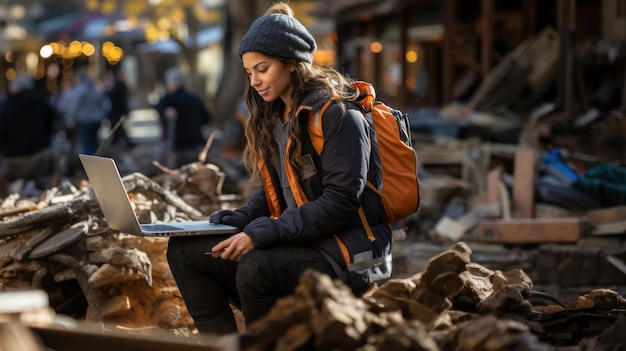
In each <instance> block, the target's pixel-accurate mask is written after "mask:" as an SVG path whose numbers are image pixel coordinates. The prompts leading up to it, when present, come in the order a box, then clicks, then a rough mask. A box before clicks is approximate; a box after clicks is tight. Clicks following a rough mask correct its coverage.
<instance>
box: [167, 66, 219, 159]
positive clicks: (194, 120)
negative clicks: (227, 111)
mask: <svg viewBox="0 0 626 351" xmlns="http://www.w3.org/2000/svg"><path fill="white" fill-rule="evenodd" d="M164 80H165V87H166V91H167V92H166V94H165V95H164V96H163V97H162V98H161V99H160V100H159V103H158V104H157V105H156V106H155V109H156V110H157V111H158V113H159V116H160V119H161V125H162V128H163V134H162V141H161V143H162V145H161V147H162V152H161V157H160V160H161V161H162V162H163V163H165V164H166V165H167V166H168V167H171V168H178V167H181V166H183V165H185V164H188V163H192V162H196V161H198V153H199V152H200V151H201V150H202V148H203V147H204V143H205V139H204V136H203V134H202V128H203V127H204V126H205V125H207V124H209V123H210V122H211V121H212V116H211V114H210V113H209V111H208V110H207V108H206V106H205V105H204V102H203V101H202V99H200V97H199V96H198V95H196V94H194V93H192V92H190V91H188V90H187V89H185V76H184V74H183V73H182V72H181V71H180V70H179V69H178V68H176V67H173V68H170V69H168V70H167V71H166V72H165V75H164Z"/></svg>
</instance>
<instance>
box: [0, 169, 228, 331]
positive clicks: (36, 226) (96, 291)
mask: <svg viewBox="0 0 626 351" xmlns="http://www.w3.org/2000/svg"><path fill="white" fill-rule="evenodd" d="M164 171H165V172H163V173H162V174H160V175H158V176H155V177H153V178H148V177H147V176H145V175H143V174H141V173H132V174H129V175H126V176H125V177H124V178H123V181H124V185H125V187H126V189H127V190H128V192H129V198H130V199H131V202H132V204H133V206H134V208H135V212H136V214H137V218H138V219H139V221H140V222H141V223H156V222H176V221H181V220H195V219H206V218H207V217H208V215H209V214H210V213H212V212H213V211H215V210H217V209H220V208H221V206H233V204H229V203H228V202H227V201H237V197H233V196H230V197H229V196H226V197H225V196H222V194H221V191H220V190H221V183H222V182H223V173H221V172H220V171H219V169H218V168H217V167H216V166H214V165H212V164H200V163H192V164H189V165H186V166H184V167H181V168H180V169H177V170H167V169H164ZM181 194H182V195H181ZM224 199H226V201H225V200H224ZM0 219H1V221H0V290H5V291H8V290H11V289H20V288H38V289H43V290H45V291H46V292H48V294H49V298H50V305H51V307H52V308H54V310H55V311H56V312H57V313H61V314H66V315H69V316H71V317H74V318H77V319H86V320H91V321H100V322H105V323H108V324H112V325H119V326H120V327H124V328H131V329H132V328H146V327H160V328H163V329H165V330H182V331H187V330H189V331H193V321H192V319H191V318H190V316H189V315H188V313H187V311H186V310H185V307H184V303H183V301H182V297H181V296H180V292H179V291H178V288H177V287H176V284H175V282H174V279H173V277H172V276H171V273H170V271H169V267H168V265H167V261H166V258H165V252H166V250H167V239H164V238H142V237H136V236H131V235H128V234H124V233H120V232H117V231H114V230H111V229H110V228H108V226H107V224H106V220H105V218H104V216H103V214H102V212H101V211H100V207H99V205H98V202H97V200H96V198H95V195H94V194H93V192H92V189H91V187H90V186H89V185H88V184H87V183H86V182H82V183H80V184H79V185H78V186H74V185H73V184H72V183H71V182H63V183H62V184H61V185H60V186H58V187H55V188H52V189H50V190H48V191H46V192H44V193H43V194H42V195H41V197H39V198H37V199H27V198H23V197H22V196H20V195H19V194H13V195H10V196H8V197H7V198H5V199H4V201H3V202H2V204H1V205H0Z"/></svg>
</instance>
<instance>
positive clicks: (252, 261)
mask: <svg viewBox="0 0 626 351" xmlns="http://www.w3.org/2000/svg"><path fill="white" fill-rule="evenodd" d="M223 238H224V237H215V236H197V237H173V238H170V241H169V246H168V251H167V260H168V263H169V265H170V269H171V271H172V274H173V276H174V279H175V280H176V284H177V285H178V288H179V289H180V292H181V293H182V295H183V299H184V300H185V304H186V305H187V309H188V310H189V313H190V314H191V316H192V317H193V319H194V322H195V325H196V328H198V330H199V331H201V332H214V333H217V334H226V333H229V332H236V331H237V328H236V324H235V320H234V318H233V316H232V311H231V309H230V305H229V303H230V304H233V305H234V306H236V307H238V308H240V309H241V311H242V312H243V315H244V317H245V319H246V324H250V323H252V322H254V321H256V320H258V319H259V318H261V317H263V316H264V315H265V314H266V313H267V312H268V311H269V310H270V308H271V307H272V306H273V305H274V303H275V302H276V300H277V299H279V298H280V297H282V296H286V295H289V294H292V293H293V290H294V288H295V287H296V286H297V285H298V283H299V281H298V278H299V277H300V274H302V273H303V272H304V271H305V270H307V269H309V268H311V269H315V270H317V271H319V272H321V273H325V274H328V275H330V276H331V277H333V278H334V277H336V275H335V273H334V271H333V269H332V268H331V266H330V265H329V264H328V262H327V261H326V259H325V258H324V256H323V255H322V253H321V252H320V251H319V249H317V248H315V247H313V246H305V245H299V246H287V245H285V246H275V247H271V248H267V249H260V250H253V251H251V252H250V253H248V254H246V255H245V256H243V257H242V259H241V260H240V261H239V262H232V261H225V260H222V259H220V258H213V257H212V256H211V255H206V254H205V252H208V251H210V250H211V248H212V247H213V246H214V245H215V244H216V243H218V242H219V241H221V240H223Z"/></svg>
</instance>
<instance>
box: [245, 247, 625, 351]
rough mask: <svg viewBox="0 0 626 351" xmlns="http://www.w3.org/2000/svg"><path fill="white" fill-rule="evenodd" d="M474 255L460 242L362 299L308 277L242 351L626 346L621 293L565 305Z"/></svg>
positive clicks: (250, 334)
mask: <svg viewBox="0 0 626 351" xmlns="http://www.w3.org/2000/svg"><path fill="white" fill-rule="evenodd" d="M470 255H471V250H470V248H469V247H468V246H467V245H466V244H464V243H462V242H461V243H457V244H456V245H455V246H454V248H453V249H451V250H447V251H444V252H442V253H441V254H439V255H436V256H434V257H433V258H432V259H431V260H430V262H429V264H428V266H427V268H426V269H425V270H424V271H423V272H420V273H418V274H416V275H414V276H412V277H410V278H407V279H392V280H390V281H388V282H387V283H385V284H384V285H382V286H380V287H379V288H375V289H373V290H372V291H370V292H369V293H367V294H365V295H364V296H363V297H362V298H357V297H355V296H354V295H352V294H351V292H350V289H349V288H348V287H347V286H345V285H344V284H342V283H341V282H339V281H336V280H331V279H330V278H329V277H328V276H324V275H321V274H319V273H317V272H314V271H309V272H307V273H305V274H304V275H303V276H302V277H301V279H300V285H299V286H298V287H297V288H296V290H295V293H294V294H293V295H291V296H288V297H285V298H283V299H281V300H279V301H278V302H277V304H276V305H275V306H274V308H273V309H272V310H271V311H270V312H269V313H268V315H267V316H266V317H265V318H263V319H261V320H259V321H257V322H255V323H253V324H252V325H251V326H250V327H249V328H248V330H247V331H246V332H245V333H244V334H243V335H242V336H241V345H242V350H280V351H287V350H329V349H333V350H362V351H370V350H372V351H373V350H428V351H435V350H468V351H469V350H494V351H497V350H502V351H504V350H536V351H539V350H555V347H558V346H573V345H583V344H584V345H589V344H594V345H596V348H594V350H613V349H614V347H616V346H617V345H623V343H624V341H625V340H624V335H623V334H621V332H620V330H623V329H620V328H623V326H624V323H625V322H626V300H625V299H624V298H623V297H621V296H619V295H618V294H617V293H615V292H614V291H611V290H608V289H598V290H593V291H591V292H590V293H589V294H587V295H585V296H581V297H580V298H579V299H578V300H576V301H573V302H571V303H570V304H568V305H567V306H563V305H562V304H560V303H558V301H554V300H552V299H550V297H549V296H542V294H541V293H539V292H535V291H533V290H532V289H533V283H532V281H531V280H530V278H529V277H528V276H527V275H526V274H525V273H524V272H523V271H522V270H519V269H513V270H509V271H504V272H503V271H498V270H496V271H493V270H490V269H488V268H486V267H483V266H481V265H479V264H476V263H473V262H471V261H470ZM541 297H543V298H544V299H543V300H542V299H541ZM531 301H533V302H531ZM601 345H602V346H601Z"/></svg>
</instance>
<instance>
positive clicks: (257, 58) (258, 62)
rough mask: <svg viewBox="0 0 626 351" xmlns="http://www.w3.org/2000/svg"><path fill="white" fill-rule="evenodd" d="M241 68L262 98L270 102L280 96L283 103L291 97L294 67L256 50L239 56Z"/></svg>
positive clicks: (286, 103) (286, 102)
mask: <svg viewBox="0 0 626 351" xmlns="http://www.w3.org/2000/svg"><path fill="white" fill-rule="evenodd" d="M241 60H242V61H243V68H244V70H245V71H246V74H247V76H248V79H249V82H250V86H251V87H252V88H254V90H256V92H257V93H258V94H259V96H261V98H263V101H265V102H271V101H274V100H276V99H278V98H281V99H282V100H283V102H284V103H285V105H289V104H288V103H289V101H290V99H291V90H292V84H291V72H293V71H294V70H295V69H296V68H295V66H293V65H288V64H285V63H284V62H282V61H279V60H277V59H275V58H272V57H270V56H267V55H264V54H261V53H258V52H246V53H245V54H243V55H242V56H241Z"/></svg>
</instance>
